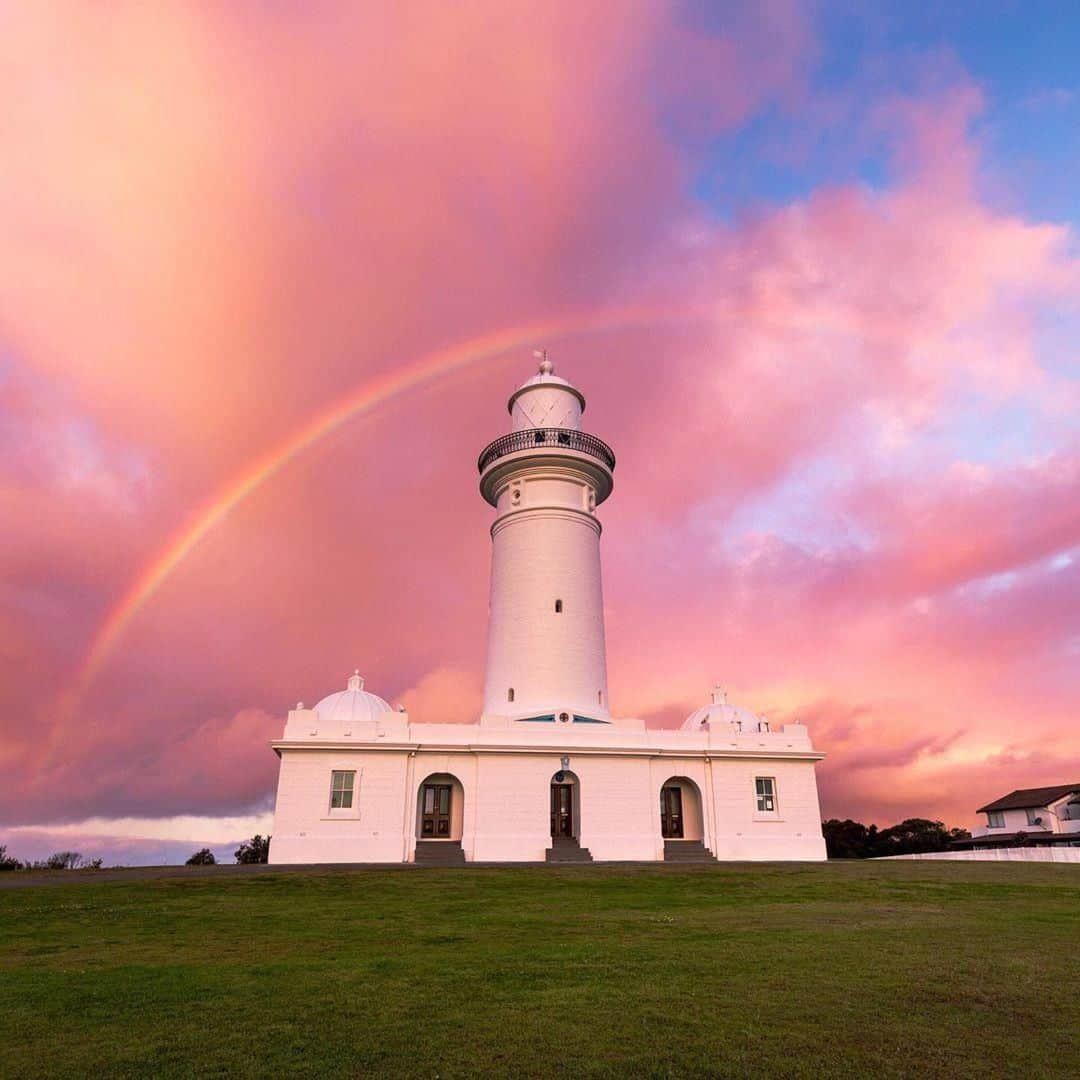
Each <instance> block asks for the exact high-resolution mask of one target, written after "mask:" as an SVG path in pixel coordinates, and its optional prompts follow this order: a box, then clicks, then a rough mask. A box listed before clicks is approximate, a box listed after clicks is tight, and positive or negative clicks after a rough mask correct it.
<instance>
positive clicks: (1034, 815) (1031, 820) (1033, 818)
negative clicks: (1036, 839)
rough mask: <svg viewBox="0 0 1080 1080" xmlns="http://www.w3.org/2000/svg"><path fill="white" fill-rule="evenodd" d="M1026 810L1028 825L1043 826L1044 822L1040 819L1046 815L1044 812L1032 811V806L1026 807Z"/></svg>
mask: <svg viewBox="0 0 1080 1080" xmlns="http://www.w3.org/2000/svg"><path fill="white" fill-rule="evenodd" d="M1025 809H1026V811H1027V823H1028V824H1029V825H1041V824H1042V821H1040V820H1039V819H1040V818H1041V817H1042V816H1043V814H1044V813H1045V811H1044V810H1039V809H1035V810H1032V809H1031V807H1030V806H1028V807H1025Z"/></svg>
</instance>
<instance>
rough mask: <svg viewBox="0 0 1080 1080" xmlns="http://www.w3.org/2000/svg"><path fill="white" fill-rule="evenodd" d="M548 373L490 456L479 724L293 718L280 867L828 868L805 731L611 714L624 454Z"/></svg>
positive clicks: (519, 403)
mask: <svg viewBox="0 0 1080 1080" xmlns="http://www.w3.org/2000/svg"><path fill="white" fill-rule="evenodd" d="M584 409H585V399H584V397H583V396H582V394H581V393H580V391H578V390H577V389H575V388H574V387H573V386H571V385H570V383H568V382H567V381H566V380H565V379H562V378H560V377H559V376H557V375H555V374H554V372H553V370H552V366H551V364H550V362H549V361H548V360H547V359H546V357H545V358H544V360H543V362H542V363H541V364H540V369H539V372H538V373H537V374H536V375H534V376H533V377H532V378H530V379H529V380H528V381H527V382H525V383H524V385H522V386H521V387H519V388H518V389H517V390H516V391H515V392H514V393H513V394H512V395H511V397H510V401H509V411H510V415H511V417H512V431H511V432H510V434H508V435H504V436H502V437H501V438H499V439H496V440H495V441H494V442H493V443H491V444H490V445H489V446H488V447H487V448H486V449H485V450H484V452H483V453H482V454H481V455H480V460H479V463H478V464H479V470H480V492H481V494H482V496H483V497H484V499H485V500H487V502H488V503H490V504H491V506H492V507H494V509H495V520H494V523H493V525H492V527H491V538H492V559H491V593H490V617H489V626H488V642H487V670H486V678H485V684H484V706H483V713H482V714H481V716H480V717H479V718H472V717H462V722H461V723H460V724H429V723H424V721H423V717H417V718H415V719H414V718H413V717H411V716H410V715H409V714H408V713H406V712H405V711H404V709H400V708H399V709H397V710H394V709H392V708H391V707H390V705H389V704H388V703H387V702H386V701H384V700H383V699H382V698H380V697H378V696H376V695H375V694H372V693H370V692H368V691H366V690H365V689H364V682H363V679H362V678H361V677H360V674H359V672H357V673H355V674H354V675H353V676H352V677H351V678H350V679H349V680H348V685H347V686H346V688H345V689H344V690H341V691H338V692H337V693H334V694H331V695H330V696H329V697H326V698H324V699H323V700H322V701H320V702H319V703H318V704H317V705H316V706H315V707H314V708H313V709H308V708H305V707H304V706H303V704H301V705H298V706H297V707H296V708H295V709H293V710H292V711H291V712H290V713H289V716H288V720H287V722H286V726H285V733H284V737H283V738H282V739H280V740H278V741H276V742H274V743H273V744H272V745H273V748H274V750H275V751H276V753H277V754H278V756H279V757H280V759H281V761H280V771H279V777H278V790H277V804H276V809H275V815H274V829H273V843H272V845H271V848H270V861H271V862H272V863H325V862H371V863H376V862H379V863H400V862H412V861H416V862H436V863H460V862H465V861H490V862H512V861H526V862H532V861H543V860H545V859H546V860H548V861H589V860H591V859H594V858H595V859H604V860H662V859H668V860H674V859H684V860H686V859H691V860H692V859H698V860H711V859H713V858H720V859H824V858H825V844H824V841H823V839H822V835H821V814H820V809H819V805H818V792H817V781H816V777H815V773H814V766H815V763H816V762H817V761H819V760H820V759H821V758H822V757H823V756H824V755H823V754H821V753H819V752H817V751H816V750H815V749H814V747H813V746H812V745H811V742H810V736H809V734H808V732H807V730H806V728H805V727H803V726H802V725H801V724H786V725H784V726H783V727H777V728H773V727H772V726H771V725H770V724H769V722H768V721H766V720H764V719H762V718H761V717H759V716H756V715H754V714H753V713H751V712H750V711H749V710H746V709H742V708H738V707H736V706H734V705H730V704H728V703H727V701H726V699H725V697H724V694H723V692H722V691H720V690H719V689H716V690H714V691H713V693H712V696H711V702H710V703H709V704H707V705H703V706H702V707H701V708H699V709H697V710H696V711H695V712H694V713H692V714H691V715H690V716H689V717H687V719H686V721H685V722H684V723H683V725H682V727H681V728H680V729H678V730H670V731H668V730H665V731H659V730H649V729H647V728H646V727H645V724H644V723H643V722H642V721H641V720H640V719H626V718H616V717H613V716H612V715H611V713H610V707H609V698H608V681H607V660H606V650H605V641H604V606H603V597H602V593H601V584H600V532H601V526H600V520H599V518H598V516H597V509H598V507H599V506H600V505H601V504H602V503H603V502H604V500H605V499H607V498H608V496H609V495H610V494H611V492H612V488H613V473H614V469H615V455H614V454H613V453H612V452H611V450H610V448H609V447H608V446H607V445H606V444H605V443H603V442H601V441H600V439H598V438H596V437H595V436H594V435H589V434H586V433H585V432H583V431H582V428H581V416H582V413H583V411H584Z"/></svg>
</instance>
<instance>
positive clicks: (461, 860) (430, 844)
mask: <svg viewBox="0 0 1080 1080" xmlns="http://www.w3.org/2000/svg"><path fill="white" fill-rule="evenodd" d="M416 861H417V863H420V864H421V865H423V866H464V865H465V852H464V851H462V850H461V842H460V841H450V840H417V841H416Z"/></svg>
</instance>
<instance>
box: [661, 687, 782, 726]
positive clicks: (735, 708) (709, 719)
mask: <svg viewBox="0 0 1080 1080" xmlns="http://www.w3.org/2000/svg"><path fill="white" fill-rule="evenodd" d="M724 724H727V725H729V726H731V727H732V728H734V729H735V730H736V731H746V732H750V731H768V730H769V721H768V720H766V719H764V718H763V717H761V716H758V715H757V713H754V712H751V711H750V710H749V709H744V708H743V707H742V706H741V705H732V704H731V703H730V702H729V701H728V699H727V694H725V693H724V691H723V690H722V689H721V688H720V686H719V685H717V686H715V687H713V691H712V701H711V702H710V703H709V704H708V705H702V706H701V708H700V709H695V710H694V711H693V712H692V713H691V714H690V715H689V716H688V717H687V718H686V719H685V720H684V721H683V724H682V730H683V731H700V730H701V728H702V727H704V726H706V725H708V726H709V727H710V728H712V727H720V726H722V725H724Z"/></svg>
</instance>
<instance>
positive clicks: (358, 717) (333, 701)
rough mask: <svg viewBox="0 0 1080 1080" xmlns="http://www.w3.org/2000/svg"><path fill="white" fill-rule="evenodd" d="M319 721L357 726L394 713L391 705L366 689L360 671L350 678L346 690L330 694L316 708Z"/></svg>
mask: <svg viewBox="0 0 1080 1080" xmlns="http://www.w3.org/2000/svg"><path fill="white" fill-rule="evenodd" d="M315 711H316V712H317V713H318V714H319V719H320V720H321V721H323V722H324V723H332V724H357V723H364V722H365V721H368V720H378V719H379V717H380V716H381V715H382V714H383V713H388V712H392V711H393V710H392V709H391V708H390V703H389V702H387V701H384V700H383V699H382V698H381V697H379V695H378V694H371V693H369V692H368V691H367V690H365V689H364V677H363V676H362V675H361V674H360V672H359V671H354V672H353V674H352V675H350V676H349V681H348V683H347V685H346V687H345V689H344V690H338V692H337V693H336V694H328V695H327V696H326V697H324V698H323V699H322V701H320V702H319V704H318V705H316V706H315Z"/></svg>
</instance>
